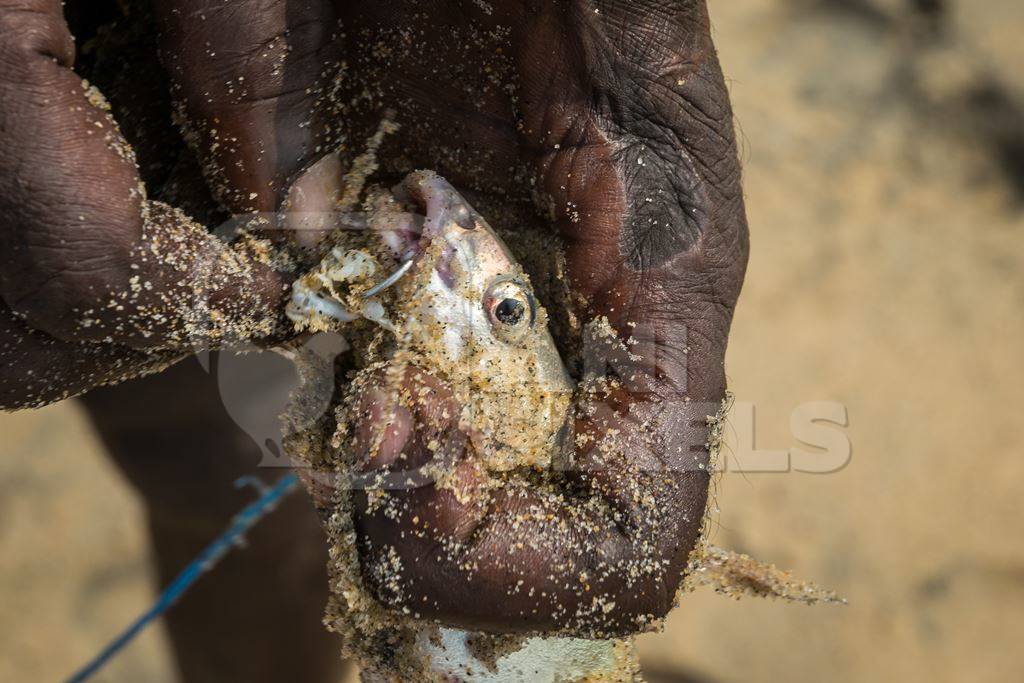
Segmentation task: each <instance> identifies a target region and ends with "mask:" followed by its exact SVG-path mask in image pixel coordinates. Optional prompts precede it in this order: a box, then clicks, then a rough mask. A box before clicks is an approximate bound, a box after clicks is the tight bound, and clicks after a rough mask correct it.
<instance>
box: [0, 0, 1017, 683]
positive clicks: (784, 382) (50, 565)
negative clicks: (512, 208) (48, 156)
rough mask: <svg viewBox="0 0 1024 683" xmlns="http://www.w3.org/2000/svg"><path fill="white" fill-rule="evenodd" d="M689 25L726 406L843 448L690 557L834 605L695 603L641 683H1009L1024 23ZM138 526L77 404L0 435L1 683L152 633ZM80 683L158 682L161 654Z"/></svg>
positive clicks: (943, 15) (750, 507)
mask: <svg viewBox="0 0 1024 683" xmlns="http://www.w3.org/2000/svg"><path fill="white" fill-rule="evenodd" d="M709 4H710V8H711V15H712V20H713V22H714V30H715V39H716V41H717V44H718V47H719V51H720V55H721V60H722V62H723V67H724V70H725V73H726V77H727V79H728V80H729V83H730V89H731V92H732V97H733V105H734V108H735V111H736V118H737V126H738V130H739V132H740V136H741V144H742V152H741V153H742V156H743V160H744V165H745V169H746V185H745V187H746V193H747V200H748V212H749V218H750V226H751V235H752V239H751V241H752V256H751V262H750V269H749V272H748V276H747V281H746V285H745V290H744V293H743V296H742V297H741V300H740V307H739V311H738V313H737V316H736V322H735V326H734V329H733V334H732V338H731V346H730V351H729V356H728V364H727V370H728V373H729V376H730V380H731V386H732V389H733V391H734V392H735V393H736V397H737V400H738V401H743V402H747V403H751V404H753V405H754V407H755V411H756V412H755V416H756V428H755V429H756V431H755V435H756V442H755V444H756V447H757V448H758V449H772V450H779V449H783V450H784V449H787V448H790V447H794V446H797V445H798V444H797V443H796V442H795V440H794V439H793V437H792V436H791V435H790V429H789V415H790V412H791V411H792V410H793V409H794V408H796V407H797V406H798V405H800V404H802V403H805V402H808V401H817V400H827V401H838V402H841V403H843V404H845V405H846V406H847V408H848V411H849V427H848V428H847V434H848V436H849V438H850V441H851V443H852V445H853V456H852V458H851V460H850V462H849V464H848V465H847V466H846V467H845V468H844V469H842V470H841V471H839V472H836V473H832V474H825V475H813V474H803V473H797V472H792V473H771V474H752V473H746V474H739V473H728V474H725V475H724V476H723V477H722V478H721V479H720V480H719V482H718V484H717V486H716V499H717V505H718V507H719V508H720V512H719V513H718V515H717V521H716V524H715V526H714V529H713V532H712V541H713V542H714V543H715V544H717V545H720V546H723V547H726V548H732V549H736V550H740V551H743V552H746V553H749V554H751V555H753V556H755V557H757V558H758V559H761V560H766V561H770V562H773V563H775V564H777V565H779V566H781V567H785V568H789V569H792V570H793V572H794V574H795V575H797V576H798V577H800V578H804V579H810V580H814V581H816V582H818V583H819V584H821V585H823V586H825V587H828V588H832V589H835V590H836V591H838V592H839V593H840V594H842V595H843V596H845V597H846V598H847V599H848V600H849V605H848V606H846V607H806V606H802V605H789V604H783V603H779V602H770V601H760V600H756V599H743V600H740V601H732V600H729V599H727V598H725V597H722V596H719V595H716V594H714V593H712V592H710V591H708V590H702V591H698V592H696V593H694V594H691V595H688V596H687V597H686V598H685V600H684V602H683V604H682V606H681V607H680V608H679V609H678V610H677V611H676V612H674V613H673V615H672V616H671V618H670V619H669V621H668V624H667V628H666V630H665V632H664V633H661V634H654V635H649V636H645V637H644V638H643V639H642V652H643V660H644V664H645V671H646V672H647V675H648V676H649V678H650V679H651V680H652V681H691V682H707V683H713V682H717V681H722V682H727V681H750V682H757V681H766V682H767V681H778V680H786V681H822V680H829V681H865V680H899V681H905V682H908V683H909V682H914V681H1004V680H1021V679H1022V678H1024V663H1022V662H1021V660H1020V657H1019V652H1018V650H1019V644H1020V643H1021V642H1024V619H1022V618H1021V617H1020V614H1021V613H1024V515H1022V514H1021V511H1020V506H1019V500H1020V498H1021V495H1022V485H1024V457H1022V456H1024V419H1021V410H1022V406H1024V401H1022V399H1024V368H1022V363H1021V359H1022V349H1024V316H1022V315H1021V313H1022V310H1024V3H1022V2H1021V1H1020V0H710V2H709ZM730 431H731V433H732V435H733V436H732V443H730V444H729V448H731V449H734V450H735V449H739V448H742V447H743V446H742V444H740V443H737V441H736V440H737V438H738V437H737V435H736V431H735V430H730ZM144 526H145V521H144V518H143V516H142V515H141V507H140V505H139V503H138V501H137V500H136V499H135V498H134V497H133V493H132V492H131V490H130V489H128V488H127V486H126V484H125V482H124V481H123V480H121V479H120V477H119V475H118V474H117V473H115V472H114V470H113V469H112V467H111V465H109V464H108V462H107V461H106V459H105V458H104V456H103V452H102V449H101V447H100V445H99V443H98V441H97V439H96V437H95V436H94V434H93V433H92V432H91V431H90V427H89V425H88V423H87V422H86V421H85V420H84V418H83V415H82V413H81V411H80V408H79V407H78V406H77V405H76V404H75V403H74V402H69V403H65V404H62V405H58V406H55V407H52V408H48V409H45V410H41V411H36V412H26V413H18V414H5V415H0V633H3V637H2V638H0V680H3V681H46V680H59V679H61V678H62V677H64V676H66V675H67V674H69V673H70V672H71V671H72V669H73V668H74V667H75V666H76V665H78V664H80V663H82V662H83V661H84V660H85V659H86V658H88V657H89V656H91V655H92V654H94V653H95V652H96V651H97V650H98V649H99V648H100V647H101V646H102V645H103V644H104V643H105V642H106V640H107V639H108V638H109V637H110V636H111V635H113V634H114V633H116V632H117V631H118V630H119V629H121V628H122V627H123V626H124V625H125V624H127V623H128V622H129V620H130V619H132V618H133V617H134V616H136V614H137V613H138V612H139V611H140V610H142V609H143V608H144V607H146V606H148V605H149V603H150V602H151V600H152V598H153V596H154V594H155V589H156V586H155V585H154V580H153V573H152V570H151V562H150V550H149V547H148V545H147V540H146V535H145V528H144ZM186 599H187V598H186ZM100 680H106V681H117V682H120V681H139V680H146V681H154V682H162V681H168V682H169V681H174V680H175V674H174V672H173V667H172V664H171V662H170V659H169V656H168V651H167V646H166V640H165V636H164V634H163V633H162V631H161V629H160V628H159V627H157V628H154V629H152V630H151V631H150V632H148V633H147V634H146V635H145V636H143V638H142V639H141V640H140V641H139V642H137V643H135V644H134V645H133V646H132V647H131V648H130V649H128V650H127V651H126V652H125V653H124V654H122V655H121V656H120V657H119V658H118V659H116V660H115V661H114V662H113V663H112V664H111V665H110V666H109V668H108V669H107V670H106V671H105V673H104V675H103V676H102V677H101V679H100Z"/></svg>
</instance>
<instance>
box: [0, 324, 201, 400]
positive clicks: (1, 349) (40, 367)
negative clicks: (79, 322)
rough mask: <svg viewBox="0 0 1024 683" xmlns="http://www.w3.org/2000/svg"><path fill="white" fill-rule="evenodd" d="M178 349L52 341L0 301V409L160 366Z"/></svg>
mask: <svg viewBox="0 0 1024 683" xmlns="http://www.w3.org/2000/svg"><path fill="white" fill-rule="evenodd" d="M181 357H182V354H181V353H174V352H163V353H156V352H154V353H142V352H139V351H135V350H133V349H129V348H125V347H123V346H115V345H112V344H91V343H87V342H83V343H72V342H65V341H61V340H58V339H54V338H53V337H50V336H48V335H46V334H44V333H42V332H39V331H37V330H32V329H29V328H28V327H27V326H26V325H25V323H24V322H23V321H22V320H20V319H19V318H18V317H16V316H15V315H14V314H13V313H11V312H10V311H9V310H8V309H7V308H6V307H5V306H3V305H2V304H0V410H19V409H22V408H40V407H42V406H45V405H49V404H51V403H56V402H57V401H61V400H64V399H66V398H71V397H72V396H77V395H78V394H82V393H84V392H86V391H88V390H89V389H92V388H94V387H97V386H102V385H105V384H115V383H117V382H120V381H122V380H126V379H131V378H134V377H141V376H143V375H147V374H150V373H153V372H158V371H160V370H163V369H164V368H166V367H167V366H169V365H171V364H172V363H174V362H176V361H177V360H180V359H181Z"/></svg>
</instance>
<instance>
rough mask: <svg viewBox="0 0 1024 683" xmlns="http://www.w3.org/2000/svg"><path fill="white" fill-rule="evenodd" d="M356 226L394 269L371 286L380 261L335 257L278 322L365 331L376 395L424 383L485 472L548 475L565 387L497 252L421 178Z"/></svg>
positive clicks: (452, 201) (539, 317)
mask: <svg viewBox="0 0 1024 683" xmlns="http://www.w3.org/2000/svg"><path fill="white" fill-rule="evenodd" d="M361 224H362V225H365V227H366V229H367V230H368V231H369V233H370V234H371V235H373V236H375V237H376V238H377V239H378V240H379V241H380V242H381V243H383V244H384V245H386V247H387V251H388V252H389V253H390V254H391V256H392V257H393V258H394V259H395V260H396V262H398V263H400V264H401V265H400V266H399V267H398V269H397V270H396V271H395V272H394V273H393V274H392V275H391V276H389V277H386V278H384V279H383V280H381V279H380V275H381V273H382V270H383V267H382V266H381V265H380V263H381V261H382V260H383V259H382V258H380V257H379V254H378V255H376V256H373V255H369V254H367V253H366V252H364V251H360V250H348V251H344V250H342V249H339V248H338V247H335V248H334V249H333V250H332V251H331V252H330V254H328V256H327V258H325V260H324V261H323V263H322V264H321V266H320V267H319V268H318V269H316V270H315V271H314V272H313V273H312V274H311V275H307V276H305V277H303V278H300V279H299V280H297V281H296V283H295V285H294V286H293V287H294V292H293V296H292V301H291V303H290V304H289V309H288V315H289V317H291V318H292V319H293V320H294V321H296V322H297V324H304V325H306V326H307V327H310V328H311V329H314V330H322V329H325V327H329V325H325V324H324V321H325V320H326V321H328V322H333V323H334V324H335V326H336V327H337V326H339V325H342V324H347V323H350V322H352V321H354V320H357V319H359V318H365V319H369V320H372V321H374V322H376V323H377V324H378V325H380V326H381V327H382V328H383V329H385V330H387V331H388V332H389V333H390V335H391V336H390V341H389V343H387V344H386V345H385V346H386V347H387V349H388V352H387V356H388V358H387V361H386V365H387V366H388V371H387V372H386V373H385V377H384V378H383V379H382V380H381V384H382V386H380V387H378V393H381V392H383V393H384V394H388V393H390V394H400V393H402V392H403V391H405V390H407V387H406V386H405V379H404V373H405V372H406V371H407V370H408V369H409V368H415V369H416V370H418V371H421V372H425V373H427V374H428V375H430V376H431V377H432V378H435V379H436V380H437V381H440V382H441V383H443V385H444V386H445V387H446V389H447V390H448V391H450V392H451V394H452V398H453V401H454V403H455V404H456V405H458V406H460V408H459V410H460V415H459V419H458V430H459V432H460V433H462V434H465V435H466V436H467V437H468V439H469V441H470V443H471V444H472V447H473V450H474V456H475V457H476V458H477V459H478V461H479V462H481V463H482V464H483V465H484V466H485V468H486V469H487V470H488V471H491V472H507V471H510V470H513V469H516V468H521V467H525V468H535V469H547V468H549V467H550V466H551V464H552V461H553V458H554V456H555V454H556V453H558V452H559V450H560V449H561V447H562V446H563V445H564V439H565V435H566V433H567V424H566V423H567V416H568V413H569V409H570V404H571V400H572V396H573V391H574V388H575V384H574V382H573V381H572V379H571V377H570V376H569V374H568V372H567V371H566V369H565V366H564V364H563V363H562V359H561V356H560V354H559V351H558V348H557V346H556V345H555V342H554V339H553V338H552V336H551V333H550V331H549V330H548V316H547V312H546V311H545V308H544V306H543V305H541V303H540V302H539V301H538V299H537V295H536V293H535V291H534V289H533V287H532V286H531V284H530V278H529V275H528V274H527V273H526V272H525V271H524V269H523V268H522V266H521V265H520V264H519V262H518V261H517V260H516V259H515V257H514V256H513V255H512V252H511V251H510V250H509V248H508V246H507V245H506V244H505V242H504V241H503V240H502V239H501V237H500V236H499V235H498V234H497V233H496V232H495V230H494V229H493V228H492V227H491V226H490V225H489V224H488V223H487V221H486V220H484V218H483V217H482V216H481V215H480V214H479V213H478V212H477V211H476V210H475V209H473V208H472V207H471V206H470V204H469V203H468V202H467V201H466V200H465V199H464V198H463V197H462V195H460V194H459V193H458V191H456V190H455V188H454V187H452V185H451V184H450V183H448V182H447V181H446V180H445V179H444V178H442V177H441V176H439V175H438V174H437V173H434V172H432V171H415V172H413V173H410V174H409V175H408V176H406V178H405V179H404V180H403V181H402V182H401V183H400V184H399V185H398V186H397V187H395V188H393V189H392V191H391V197H390V201H386V202H378V206H377V208H376V210H374V211H372V212H370V214H369V216H368V217H367V218H366V219H365V220H364V221H361ZM374 278H376V279H377V281H376V282H374ZM384 290H388V291H387V292H385V291H384ZM353 292H355V293H356V294H358V295H357V296H354V295H353ZM385 293H386V294H387V297H386V301H388V302H390V303H389V305H385V303H384V302H385V297H384V296H383V295H384V294H385ZM312 320H316V321H319V323H318V324H315V325H314V324H311V322H310V321H312ZM391 412H394V411H391Z"/></svg>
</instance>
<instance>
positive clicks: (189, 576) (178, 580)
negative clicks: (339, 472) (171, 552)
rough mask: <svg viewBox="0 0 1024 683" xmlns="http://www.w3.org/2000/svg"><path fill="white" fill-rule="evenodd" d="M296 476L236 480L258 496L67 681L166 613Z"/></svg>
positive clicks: (78, 681)
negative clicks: (255, 489)
mask: <svg viewBox="0 0 1024 683" xmlns="http://www.w3.org/2000/svg"><path fill="white" fill-rule="evenodd" d="M297 483H298V478H297V477H296V476H295V474H286V475H285V476H283V477H281V478H280V479H278V480H277V482H276V483H275V484H274V485H273V486H270V487H267V486H266V485H265V484H263V483H262V482H260V481H259V480H258V479H255V478H254V477H243V478H242V479H239V480H238V481H237V482H236V486H241V485H243V484H254V485H256V486H257V487H258V489H259V490H260V497H259V499H257V500H256V501H255V502H253V503H251V504H249V505H247V506H246V507H245V508H244V509H243V510H242V511H241V512H239V513H238V514H237V515H235V517H234V518H233V519H232V520H231V524H229V525H228V528H227V529H225V530H224V533H222V534H221V535H220V536H218V537H217V538H216V539H215V540H214V541H213V542H212V543H211V544H210V545H208V546H206V548H204V549H203V551H202V552H201V553H199V555H197V556H196V558H195V559H194V560H192V561H191V562H190V563H189V564H188V566H187V567H185V569H183V570H182V572H181V573H180V574H178V576H177V577H175V579H174V581H172V582H171V585H169V586H168V587H167V588H166V589H165V590H164V592H163V593H161V594H160V597H159V598H157V600H156V602H155V603H154V604H153V606H152V607H150V608H149V609H148V610H147V611H145V612H144V613H143V614H142V615H141V616H140V617H139V618H138V619H136V620H135V621H134V622H132V624H131V625H130V626H129V627H128V628H126V629H125V630H124V631H123V632H122V633H121V635H119V636H117V637H116V638H114V639H113V640H112V641H110V644H109V645H107V646H106V647H105V648H103V650H102V651H101V652H100V653H99V654H98V655H96V656H95V657H94V658H93V659H92V661H90V662H89V663H88V664H86V665H85V666H83V667H82V668H81V669H79V670H78V672H77V673H75V675H73V676H72V677H71V678H69V679H68V681H67V683H82V681H86V680H88V679H89V678H90V677H92V675H93V674H95V673H96V672H97V671H99V670H100V669H101V668H102V667H103V665H104V664H106V663H107V662H108V661H109V660H110V659H111V658H112V657H113V656H114V655H116V654H117V653H118V652H120V651H121V650H123V649H124V648H125V646H126V645H128V644H129V643H130V642H131V641H132V640H134V638H135V636H137V635H139V633H141V632H142V630H143V629H144V628H146V626H148V625H149V624H150V622H152V621H153V620H154V619H156V618H157V617H159V616H160V615H161V614H163V613H164V612H166V611H167V610H168V609H169V608H170V606H171V605H173V604H174V603H175V602H177V600H178V598H180V597H181V596H182V595H183V594H184V593H185V591H187V590H188V589H189V588H191V587H192V584H194V583H195V582H196V580H198V579H199V577H200V576H202V575H203V574H205V573H206V572H208V571H210V570H211V569H213V568H214V567H215V566H216V565H217V563H218V562H220V560H221V558H223V557H224V556H225V555H227V553H228V551H230V550H231V548H232V546H235V545H238V544H239V542H240V541H241V539H242V535H243V534H245V532H247V531H248V530H249V529H251V528H252V527H253V525H254V524H256V522H258V521H260V520H261V519H262V518H263V517H264V516H265V515H266V514H267V513H269V512H271V511H272V510H273V509H274V506H275V505H276V504H277V503H278V502H279V501H280V500H281V499H282V498H284V497H285V496H286V495H288V494H289V493H291V492H292V490H294V489H295V486H296V484H297Z"/></svg>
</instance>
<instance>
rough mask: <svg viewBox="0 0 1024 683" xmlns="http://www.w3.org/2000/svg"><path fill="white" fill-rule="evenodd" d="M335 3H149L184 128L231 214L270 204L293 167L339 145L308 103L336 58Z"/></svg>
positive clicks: (290, 178) (275, 201) (268, 208)
mask: <svg viewBox="0 0 1024 683" xmlns="http://www.w3.org/2000/svg"><path fill="white" fill-rule="evenodd" d="M333 5H334V3H331V2H303V3H285V2H275V3H269V4H268V3H266V2H260V1H258V0H241V1H239V2H232V3H210V2H208V1H207V0H173V1H171V2H161V3H157V4H156V8H155V9H156V13H157V17H158V18H159V24H160V41H161V48H162V50H161V51H162V55H163V61H164V65H165V67H166V69H167V71H168V73H169V75H170V77H171V80H172V82H173V83H174V86H175V87H174V96H175V99H176V101H177V105H178V108H179V111H180V113H181V114H182V116H183V127H184V130H185V131H186V133H187V135H188V137H189V138H190V142H191V143H192V146H193V148H194V150H195V151H196V152H197V153H198V154H199V155H200V157H201V158H202V160H203V166H204V173H205V175H206V177H207V180H208V182H209V183H210V185H211V187H212V188H213V189H214V192H215V193H216V194H217V196H218V199H220V200H221V202H222V203H223V204H224V205H225V206H227V207H228V208H229V209H230V210H232V211H234V212H236V213H240V212H245V211H274V210H276V209H277V208H278V205H279V204H280V202H281V201H282V199H283V198H284V196H285V194H286V193H287V190H288V187H289V186H290V184H291V183H292V182H293V181H294V180H295V179H296V177H297V176H298V174H299V172H300V171H301V170H303V169H304V168H305V167H307V166H308V165H310V164H311V163H312V162H313V161H315V160H316V159H318V158H319V157H320V156H322V155H323V154H325V153H326V152H328V151H330V150H331V149H333V148H334V147H336V146H338V145H339V144H340V143H342V142H343V141H342V140H337V139H333V138H331V136H330V134H329V133H328V132H327V130H326V123H327V121H326V119H325V118H316V119H314V106H313V103H314V101H315V100H316V99H318V98H322V96H323V94H324V91H323V89H322V88H321V85H322V84H321V78H322V76H323V74H324V72H325V70H326V68H325V67H326V66H327V65H331V64H333V63H337V60H336V59H335V58H334V57H332V55H331V52H330V49H331V46H332V44H333V43H332V40H333V39H334V38H335V36H336V33H337V32H338V30H339V27H338V23H337V17H336V16H335V15H334V10H333ZM333 115H334V116H335V117H337V116H340V112H337V111H335V112H333ZM360 142H361V141H360Z"/></svg>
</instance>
